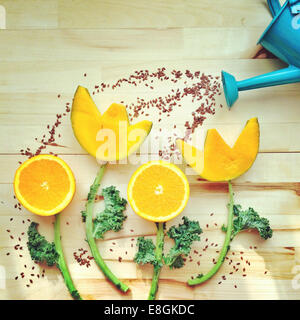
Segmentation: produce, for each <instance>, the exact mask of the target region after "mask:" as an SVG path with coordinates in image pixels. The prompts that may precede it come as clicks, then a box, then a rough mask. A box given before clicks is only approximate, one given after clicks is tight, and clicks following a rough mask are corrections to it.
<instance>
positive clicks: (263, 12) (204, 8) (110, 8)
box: [1, 0, 271, 29]
mask: <svg viewBox="0 0 300 320" xmlns="http://www.w3.org/2000/svg"><path fill="white" fill-rule="evenodd" d="M1 5H3V6H4V7H5V8H6V11H7V28H8V29H36V28H60V29H62V28H74V29H76V28H119V29H122V28H174V27H210V26H212V27H220V28H224V27H249V26H250V27H252V26H261V27H265V26H266V25H267V24H268V22H269V21H270V20H271V15H270V13H269V10H268V9H267V7H266V5H265V3H264V1H261V0H244V1H243V5H241V2H240V1H239V0H233V1H230V5H229V3H227V5H224V2H223V1H222V0H216V1H215V2H214V6H212V7H211V6H210V0H202V1H197V0H191V1H188V2H183V1H180V0H176V1H163V0H155V1H151V3H149V2H147V1H145V0H131V1H130V2H122V1H120V0H109V1H107V0H106V1H97V0H89V1H88V2H82V1H80V0H76V1H72V3H70V2H69V1H68V0H26V1H25V2H24V1H23V0H14V1H11V0H2V1H1ZM124 12H126V14H124ZM146 17H147V18H146Z"/></svg>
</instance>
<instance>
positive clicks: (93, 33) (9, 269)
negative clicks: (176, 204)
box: [0, 0, 300, 300]
mask: <svg viewBox="0 0 300 320" xmlns="http://www.w3.org/2000/svg"><path fill="white" fill-rule="evenodd" d="M0 4H1V5H4V6H5V8H6V10H7V17H8V19H7V27H8V30H0V52H1V62H0V70H1V75H0V268H1V271H2V270H5V289H1V287H0V299H37V298H38V299H70V296H69V294H68V292H67V290H66V288H65V285H64V283H63V279H62V277H61V275H60V274H59V273H58V272H57V270H55V269H53V268H45V270H46V271H45V273H44V277H42V275H43V267H39V266H37V265H35V264H34V263H32V262H31V260H30V257H29V254H28V251H27V250H26V241H27V237H26V235H25V234H24V235H23V234H22V233H23V232H26V229H27V226H28V224H29V221H28V220H27V219H30V220H34V221H37V222H38V223H40V225H39V228H40V231H41V232H42V233H43V234H45V235H46V237H47V238H48V239H49V240H51V239H53V232H52V230H53V229H52V222H53V218H41V217H37V216H34V215H33V214H31V213H29V212H27V211H26V210H25V209H24V208H22V210H19V209H18V208H15V205H16V203H17V202H16V200H15V199H14V197H13V195H14V193H13V185H12V182H13V177H14V172H15V170H16V168H17V167H18V165H19V163H18V161H24V160H25V159H26V158H25V157H24V156H21V155H20V149H24V148H27V147H29V148H31V149H32V150H34V149H36V148H37V147H38V143H37V142H36V141H35V138H38V140H40V139H41V138H42V136H43V135H44V134H47V125H48V124H51V123H53V122H54V121H55V116H56V114H57V113H62V112H64V110H65V104H66V103H67V102H71V101H72V97H73V94H74V91H75V89H76V87H77V85H78V84H81V85H83V86H85V87H87V88H89V89H90V90H91V91H92V90H93V88H94V86H95V85H97V84H99V83H101V82H108V83H112V82H115V81H116V80H118V79H120V78H123V77H127V76H128V75H130V74H131V73H132V72H134V71H135V70H144V69H148V70H152V71H154V70H156V69H157V68H160V67H166V68H167V69H168V70H173V69H178V70H186V69H189V70H193V71H197V70H200V71H202V72H205V73H208V74H212V75H214V76H217V75H220V72H221V70H226V71H228V72H231V73H233V74H235V75H237V78H238V79H244V78H247V77H250V76H254V75H258V74H261V73H265V72H269V71H272V70H276V69H279V68H282V67H283V66H284V65H283V64H282V63H281V62H279V61H277V60H276V59H266V60H262V59H259V60H252V59H250V58H251V57H253V56H254V55H255V53H256V52H257V50H258V47H256V45H255V44H256V41H257V39H258V38H259V36H260V34H261V33H262V31H263V30H264V29H265V27H266V26H267V24H268V22H269V21H270V20H271V17H270V13H269V11H268V10H267V8H266V1H264V0H244V1H243V2H241V1H240V0H226V1H224V0H216V1H213V2H212V1H209V0H201V1H199V0H190V1H179V0H174V1H163V0H154V1H151V2H150V3H149V2H146V1H144V0H130V1H125V2H124V1H119V0H113V1H96V0H89V1H88V3H87V2H85V1H79V0H74V1H68V0H43V1H41V0H26V1H22V0H2V1H1V2H0ZM124 13H125V14H124ZM85 73H86V74H87V76H86V77H84V76H83V75H84V74H85ZM155 85H156V86H155V90H150V89H149V88H146V87H143V86H138V87H137V88H133V87H129V86H124V87H121V88H118V90H114V91H112V90H106V91H105V92H104V93H100V94H95V95H94V96H93V97H94V99H95V101H96V103H97V105H98V106H99V109H100V110H101V111H102V112H103V111H104V110H105V109H106V108H107V107H108V106H109V105H110V104H111V103H112V102H120V101H124V102H125V103H126V104H130V103H131V102H135V101H136V99H137V97H143V98H144V99H146V100H147V99H152V98H154V97H159V96H161V95H167V94H169V93H170V92H171V90H172V89H177V88H183V87H184V83H182V82H179V83H176V84H170V83H168V84H166V83H162V84H158V83H156V84H155ZM58 94H59V95H60V98H58ZM299 95H300V91H299V84H293V85H288V86H280V87H273V88H266V89H262V90H255V91H252V92H243V93H241V95H240V99H239V101H238V102H237V103H236V105H235V106H234V107H233V108H232V109H231V111H228V109H227V108H226V107H223V108H218V109H217V110H216V114H215V115H214V116H213V117H208V118H207V119H206V121H205V123H204V126H203V127H200V128H199V129H197V131H196V132H195V134H196V135H199V136H201V139H202V140H201V143H203V139H204V136H205V132H206V130H207V129H208V128H212V127H215V128H217V129H218V130H219V131H220V132H221V133H222V135H223V137H224V138H225V140H226V141H227V142H228V143H229V144H232V143H234V141H235V139H236V137H237V136H238V134H239V132H240V130H241V129H242V127H243V126H244V124H245V121H246V120H248V119H249V118H251V117H253V116H257V117H258V118H259V120H260V124H261V146H260V154H259V155H258V158H257V160H256V162H255V164H254V166H253V167H252V168H251V169H250V170H249V171H248V172H247V173H246V174H245V175H243V176H242V177H240V178H239V179H237V180H235V181H234V182H233V188H234V191H235V199H236V202H238V203H241V204H242V205H243V207H248V206H252V207H254V208H255V209H256V210H257V211H258V212H259V213H260V214H262V215H263V216H265V217H267V218H268V219H269V220H270V222H271V225H272V227H273V229H274V236H273V238H272V239H270V240H268V241H262V240H260V239H259V237H257V235H256V234H255V233H253V232H251V233H248V232H246V233H242V234H240V235H239V236H238V237H237V238H236V239H235V240H234V241H233V243H232V246H231V250H230V252H229V255H228V257H229V259H228V260H226V261H225V263H224V265H223V266H222V268H221V270H220V272H219V273H218V275H216V277H214V278H213V279H212V280H211V281H209V282H207V283H206V284H204V285H202V286H199V287H196V288H189V287H188V286H187V285H186V280H187V279H188V278H189V277H190V276H193V275H194V276H195V275H197V274H198V273H200V272H205V271H207V270H209V269H210V267H211V266H212V265H213V262H212V259H214V258H216V257H217V255H218V253H217V252H216V251H218V249H219V248H220V246H221V245H222V242H223V239H224V234H223V233H222V231H221V230H220V228H221V226H222V224H223V223H225V222H226V217H227V209H226V205H227V202H228V193H227V185H226V184H225V183H209V182H205V181H199V180H198V177H197V176H196V175H195V174H194V173H193V172H192V171H191V169H189V168H187V167H186V166H185V165H180V167H181V168H182V169H183V170H184V171H185V172H186V174H187V176H188V180H189V182H190V186H191V197H190V200H189V203H188V205H187V207H186V209H185V211H184V215H187V216H189V217H190V218H193V219H197V220H199V222H200V224H201V226H202V228H203V231H204V233H203V234H202V236H201V241H200V242H198V243H195V244H194V246H193V250H192V252H191V260H192V261H191V262H188V263H187V265H186V266H185V267H184V268H183V269H179V270H172V271H170V270H168V269H167V268H163V270H162V273H161V283H160V288H159V292H158V298H159V299H172V300H176V299H299V297H300V295H299V290H295V289H293V286H292V281H293V279H294V277H295V272H297V271H295V270H296V267H298V266H299V264H300V246H299V243H300V242H299V240H300V218H299V217H300V216H299V214H300V183H299V181H300V169H299V168H300V141H299V139H298V136H299V126H300V122H299V121H300V120H299V119H300V108H299V98H300V96H299ZM217 102H218V103H220V104H223V105H224V106H225V100H224V96H223V95H221V96H219V97H218V100H217ZM194 108H195V104H194V103H192V101H191V100H189V99H187V100H185V101H184V105H183V108H182V109H181V110H176V111H175V112H174V113H172V115H171V117H169V118H167V117H166V118H163V119H162V121H161V123H160V124H158V118H159V116H158V114H157V112H156V111H155V110H151V111H150V112H149V116H148V117H144V116H141V117H139V118H138V119H135V121H138V120H142V119H146V118H147V119H149V120H152V121H153V122H154V127H153V131H152V134H151V136H150V137H149V138H148V140H149V141H150V142H151V141H152V140H151V139H153V138H154V137H155V136H156V135H157V134H158V130H159V128H161V127H162V128H165V129H166V130H167V132H168V133H169V134H173V127H174V124H176V126H177V129H179V130H182V131H183V128H184V123H185V121H186V120H191V112H192V110H193V109H194ZM58 133H60V134H61V138H59V139H57V141H56V142H57V143H58V144H59V145H60V146H51V147H49V148H47V152H50V151H51V152H54V153H57V154H59V155H60V156H61V157H62V158H63V159H64V160H65V161H66V162H67V163H68V164H69V165H70V166H71V168H72V170H73V171H74V173H75V175H76V180H77V191H76V194H75V198H74V201H73V202H72V203H71V205H70V206H69V207H68V208H67V209H66V210H65V211H64V212H63V214H62V222H61V228H62V244H63V247H64V251H65V254H66V259H67V262H68V265H69V267H70V272H71V274H72V276H73V278H74V282H75V284H76V286H77V287H78V289H79V291H80V292H81V293H82V295H83V296H84V298H86V299H146V298H147V294H148V290H149V286H150V279H151V275H152V268H151V267H150V266H145V267H139V266H137V265H136V264H135V263H134V262H133V257H134V254H135V251H136V247H135V244H136V239H137V237H138V236H140V235H145V236H147V237H150V238H153V239H155V231H156V230H155V225H154V224H153V223H150V222H147V221H145V220H143V219H141V218H140V217H138V216H137V215H135V214H134V213H133V211H132V209H131V208H130V206H128V207H127V210H126V214H127V215H128V218H127V220H126V222H125V224H124V229H123V230H122V231H121V232H119V233H113V232H109V233H107V234H106V236H105V239H104V240H103V241H98V246H99V249H100V251H101V253H102V254H103V257H104V259H105V261H106V262H107V264H108V265H109V266H110V267H111V268H112V270H113V271H114V272H115V273H116V274H117V275H118V276H119V277H120V278H122V279H124V281H125V282H126V283H127V284H128V285H129V286H130V287H131V292H130V293H129V294H128V295H122V294H119V292H118V291H117V290H116V289H115V288H113V287H112V286H111V285H110V284H109V283H108V282H107V281H106V280H105V279H104V277H103V275H102V273H101V272H99V270H98V268H97V266H96V265H95V264H94V263H93V262H92V263H91V267H90V268H86V267H85V266H79V265H78V263H77V262H76V261H75V259H74V256H73V253H74V252H77V251H78V249H80V248H84V249H87V250H88V246H87V243H86V242H85V241H84V238H85V234H84V225H83V223H82V221H81V217H80V211H81V210H82V209H83V208H84V203H85V199H86V197H87V193H88V190H89V186H90V184H91V182H92V181H93V179H94V176H95V174H96V171H97V168H98V165H97V163H96V161H95V160H94V159H92V158H91V157H90V156H88V155H87V154H86V153H85V151H84V150H82V149H81V147H80V146H79V145H78V143H77V141H76V140H75V138H74V137H73V133H72V131H71V126H70V121H69V117H68V116H67V117H65V118H64V120H63V122H62V125H61V126H60V127H59V129H58ZM156 151H157V150H156ZM148 156H152V157H155V152H151V154H149V151H147V150H146V149H145V148H144V149H143V148H142V149H141V151H140V158H139V159H140V163H143V162H145V161H147V159H148ZM138 166H139V163H137V164H127V165H124V164H123V165H110V166H109V168H108V170H107V172H106V174H105V176H104V179H103V186H109V185H112V184H113V185H116V186H117V187H118V189H120V191H121V193H122V195H123V196H124V197H126V189H127V183H128V181H129V179H130V176H131V174H132V173H133V172H134V171H135V170H136V168H137V167H138ZM95 206H96V210H95V212H97V211H99V210H101V208H102V206H103V203H102V202H101V201H99V202H97V203H96V205H95ZM212 213H213V215H211V214H212ZM11 219H12V220H11ZM180 219H181V216H180V217H178V218H176V219H175V220H173V221H171V222H169V223H168V226H171V225H173V224H175V223H178V222H180ZM7 230H10V232H7ZM10 235H13V236H14V238H13V239H11V238H10ZM19 237H20V239H21V240H19V239H18V238H19ZM206 239H207V240H206ZM17 243H21V245H22V246H23V250H21V251H20V250H19V251H18V250H14V246H15V245H16V244H17ZM171 245H172V243H171V241H167V243H166V250H167V249H168V248H169V247H170V246H171ZM206 245H208V248H207V249H205V247H206ZM110 249H112V250H113V251H110ZM196 252H197V253H196ZM241 252H243V254H241ZM7 253H9V255H7ZM20 254H21V255H22V257H20V256H19V255H20ZM200 254H201V255H202V256H200ZM119 257H122V262H119ZM242 257H243V260H241V258H242ZM230 260H232V262H230ZM246 260H248V261H249V262H250V263H251V264H250V265H248V264H246ZM239 263H240V265H238V264H239ZM199 264H200V265H199ZM24 265H26V268H25V267H24ZM233 265H235V266H240V267H239V268H238V269H239V270H238V271H237V272H235V271H234V270H233V267H232V266H233ZM32 267H34V269H32ZM243 268H246V270H245V271H243ZM233 271H234V273H233V274H230V273H231V272H233ZM21 272H24V274H25V276H24V279H21V275H20V273H21ZM245 273H246V274H247V276H246V277H244V276H243V274H245ZM1 274H2V273H1ZM31 274H34V276H33V277H31V276H30V275H31ZM38 275H39V277H40V278H39V279H38ZM223 275H225V276H226V280H225V281H224V280H223V279H222V276H223ZM16 277H18V279H17V280H15V278H16ZM29 279H33V280H34V281H33V284H30V287H29V288H27V287H26V284H29ZM0 280H1V279H0ZM220 281H221V282H222V283H221V284H218V283H219V282H220ZM235 285H236V286H237V288H235Z"/></svg>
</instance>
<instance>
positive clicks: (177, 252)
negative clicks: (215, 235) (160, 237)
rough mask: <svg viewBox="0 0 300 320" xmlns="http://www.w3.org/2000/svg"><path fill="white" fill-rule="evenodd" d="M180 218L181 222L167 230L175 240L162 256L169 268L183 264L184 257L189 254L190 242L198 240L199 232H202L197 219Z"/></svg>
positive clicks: (179, 266)
mask: <svg viewBox="0 0 300 320" xmlns="http://www.w3.org/2000/svg"><path fill="white" fill-rule="evenodd" d="M182 219H183V223H182V224H179V225H178V226H172V227H171V228H170V229H169V231H168V232H167V235H168V236H169V237H170V238H171V239H173V240H174V241H175V244H174V246H173V247H172V248H171V249H170V251H169V253H168V254H167V255H166V256H165V257H164V262H165V264H166V265H168V266H169V267H170V269H172V268H181V267H183V266H184V257H186V256H188V255H189V253H190V251H191V246H192V243H193V242H194V241H200V236H199V234H201V233H202V229H201V228H200V225H199V222H198V221H191V220H189V219H188V218H187V217H183V218H182Z"/></svg>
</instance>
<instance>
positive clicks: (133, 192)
mask: <svg viewBox="0 0 300 320" xmlns="http://www.w3.org/2000/svg"><path fill="white" fill-rule="evenodd" d="M127 194H128V200H129V203H130V204H131V207H132V209H133V210H134V212H135V213H136V214H138V215H139V216H141V217H142V218H144V219H146V220H150V221H155V222H164V221H168V220H171V219H173V218H175V217H176V216H178V215H179V214H180V213H181V212H182V211H183V209H184V208H185V206H186V204H187V202H188V199H189V195H190V187H189V183H188V181H187V178H186V176H185V175H184V173H183V172H182V171H181V170H180V169H179V168H178V167H177V166H175V165H174V164H171V163H168V162H165V161H150V162H148V163H146V164H144V165H142V166H141V167H139V169H138V170H137V171H136V172H135V173H134V174H133V175H132V177H131V179H130V181H129V184H128V189H127Z"/></svg>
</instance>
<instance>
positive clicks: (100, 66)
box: [0, 60, 300, 154]
mask: <svg viewBox="0 0 300 320" xmlns="http://www.w3.org/2000/svg"><path fill="white" fill-rule="evenodd" d="M159 66H161V63H160V64H158V63H157V62H155V63H152V64H150V67H151V68H149V69H150V70H153V71H154V70H157V68H158V67H159ZM165 66H166V67H167V68H168V69H167V70H169V72H171V70H173V68H176V69H179V70H185V69H186V68H189V69H191V70H193V71H194V70H195V71H196V70H202V71H204V72H210V73H211V74H213V75H218V71H219V70H220V69H221V68H222V67H224V68H225V69H226V70H229V71H231V72H233V73H234V74H236V73H238V74H239V77H240V78H245V77H247V76H252V75H255V74H258V73H263V72H268V71H271V70H274V69H275V68H278V67H280V66H281V64H279V63H278V62H276V61H270V60H259V61H257V60H256V61H253V60H242V61H240V62H239V63H237V62H236V61H234V60H228V61H227V60H218V61H214V60H213V61H211V60H203V61H192V60H189V61H187V62H179V61H176V62H174V63H166V65H165ZM1 67H2V68H1V69H2V70H3V73H4V75H5V76H4V77H3V80H2V85H1V86H0V91H1V92H3V94H2V93H1V95H0V112H1V114H0V123H1V124H2V125H1V126H0V133H1V134H0V152H1V153H17V152H18V151H19V150H20V149H21V148H24V147H30V148H33V147H34V146H35V145H36V144H35V143H34V139H35V138H36V137H37V138H38V139H41V137H42V136H43V134H48V131H49V130H47V125H48V124H52V123H54V122H55V114H56V113H62V112H64V110H65V104H66V102H71V101H72V97H73V94H74V91H75V89H76V87H77V85H78V83H80V84H82V85H84V86H86V87H88V88H89V89H90V91H91V92H92V90H93V89H94V86H95V85H96V84H98V85H99V84H100V83H101V82H102V81H105V82H107V83H110V84H112V83H114V82H115V81H117V78H116V77H122V76H124V77H128V75H129V74H131V73H132V72H133V70H136V69H137V70H141V69H142V70H143V68H147V67H146V64H145V63H141V64H137V65H135V66H134V65H132V64H131V63H129V64H128V63H125V62H123V63H119V64H117V65H115V64H114V63H113V62H111V61H110V62H107V61H106V62H88V63H83V62H81V63H79V64H78V63H76V62H69V63H63V62H47V63H32V62H27V63H26V62H25V63H11V62H8V63H2V64H1ZM148 67H149V66H148ZM133 68H136V69H133ZM49 69H50V70H52V71H51V72H49V71H48V70H49ZM87 70H88V77H83V74H84V72H86V71H87ZM209 70H210V71H209ZM239 70H241V71H239ZM46 78H47V81H41V79H46ZM28 79H31V80H30V81H28ZM154 85H156V84H154ZM185 86H186V85H185V84H184V80H182V81H181V82H180V83H178V84H177V83H176V84H170V83H166V84H163V85H160V86H157V87H156V88H155V90H151V89H149V88H146V87H144V86H143V85H141V86H138V88H136V87H129V86H124V87H121V88H118V89H117V90H111V89H109V90H106V91H105V92H104V93H100V94H95V95H94V96H93V97H94V99H95V101H96V103H97V104H98V106H99V108H100V110H101V111H104V110H105V109H106V108H107V106H108V105H110V104H111V103H112V102H120V101H124V102H125V103H126V104H130V103H136V97H137V95H138V96H139V97H143V98H144V99H145V100H146V101H147V100H151V99H153V98H157V97H159V96H165V95H168V94H171V93H172V91H171V90H177V88H179V89H180V90H183V88H184V87H185ZM10 88H13V91H14V93H13V94H12V92H11V90H12V89H10ZM58 94H59V95H60V98H59V99H58ZM299 95H300V91H299V84H294V85H289V86H279V87H273V88H266V89H261V90H260V91H257V90H255V91H252V92H243V93H241V98H240V100H239V101H238V102H237V103H236V105H235V106H234V107H233V108H232V109H231V111H230V112H229V111H228V110H227V108H226V107H224V108H222V109H220V108H217V110H216V115H215V116H214V117H208V119H206V121H205V123H204V126H203V127H200V128H199V130H197V131H196V133H195V136H197V135H200V136H201V139H202V140H203V139H204V135H205V131H206V129H208V128H212V127H216V128H217V129H219V130H220V132H222V134H223V135H224V137H225V139H227V140H228V141H229V142H231V143H232V142H233V141H234V140H235V137H236V136H237V135H238V133H239V131H240V130H241V128H242V127H243V126H244V123H245V121H246V120H248V119H249V118H251V117H253V116H257V117H258V118H259V120H260V123H261V151H262V152H299V150H300V145H299V144H300V141H299V139H298V138H297V137H298V132H299V120H298V119H300V108H299V107H298V103H297V101H298V98H299ZM182 103H183V106H184V108H177V109H174V112H173V113H172V116H171V117H165V118H162V121H161V122H160V123H158V118H161V116H159V115H158V113H157V110H156V109H153V110H152V109H150V110H149V112H148V111H147V112H148V113H149V117H148V119H151V120H152V121H153V122H154V127H153V131H152V134H151V137H152V138H155V137H156V136H158V135H159V134H161V133H160V132H159V128H165V129H166V130H168V131H169V132H168V133H167V134H168V135H169V136H172V135H173V132H174V131H176V132H177V133H178V135H179V136H183V135H184V124H185V122H186V121H187V120H191V119H192V111H194V109H196V108H197V107H198V104H197V103H193V102H192V101H191V99H190V98H186V99H184V100H183V101H182ZM217 104H223V105H225V101H224V96H223V95H222V96H220V97H217ZM262 106H263V107H262ZM283 106H286V107H283ZM283 108H284V112H283ZM186 110H191V112H190V113H189V114H187V112H186ZM145 118H146V117H145V116H143V115H141V116H140V117H139V118H138V119H136V120H135V121H138V120H143V119H145ZM174 124H176V130H174V128H173V127H174ZM274 128H276V130H274ZM59 131H60V133H61V134H62V137H63V138H61V139H58V140H59V141H57V142H58V143H60V144H62V145H64V146H66V147H67V148H51V151H52V152H55V153H81V154H82V153H84V151H83V150H82V149H81V147H80V146H79V145H78V143H77V141H76V140H75V139H74V137H73V133H72V130H71V128H70V123H69V120H67V119H64V121H63V125H62V126H61V127H60V129H59ZM164 135H165V134H164ZM20 136H22V144H20V141H19V139H18V137H20ZM7 137H9V138H7Z"/></svg>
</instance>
